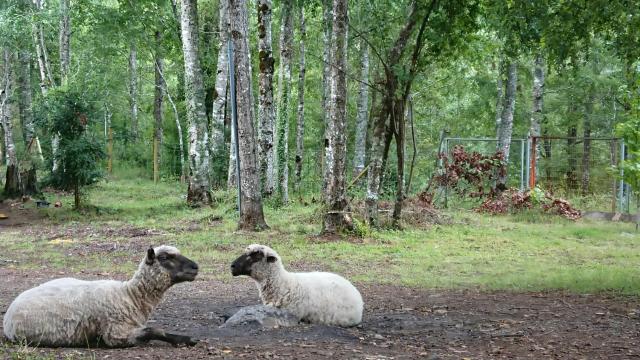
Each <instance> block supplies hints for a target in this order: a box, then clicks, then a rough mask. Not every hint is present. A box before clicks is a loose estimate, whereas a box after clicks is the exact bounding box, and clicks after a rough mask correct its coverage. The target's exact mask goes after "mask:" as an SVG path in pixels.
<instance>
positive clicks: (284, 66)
mask: <svg viewBox="0 0 640 360" xmlns="http://www.w3.org/2000/svg"><path fill="white" fill-rule="evenodd" d="M292 52H293V1H292V0H284V1H283V3H282V26H281V28H280V69H279V80H278V123H277V126H276V132H277V142H276V144H277V145H276V147H277V154H276V159H277V161H276V163H277V164H278V170H277V174H278V184H277V188H278V194H279V196H280V201H281V202H282V203H283V204H286V203H288V202H289V112H290V100H289V98H290V97H291V87H290V84H291V58H292Z"/></svg>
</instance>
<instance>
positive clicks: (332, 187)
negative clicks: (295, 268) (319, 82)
mask: <svg viewBox="0 0 640 360" xmlns="http://www.w3.org/2000/svg"><path fill="white" fill-rule="evenodd" d="M347 3H348V2H347V0H334V1H333V35H332V37H331V40H332V41H331V43H332V47H331V58H332V65H333V66H332V67H331V79H332V81H331V99H330V106H329V124H328V125H329V126H327V129H326V130H325V134H326V135H325V139H328V140H329V144H328V146H327V147H326V149H327V151H326V152H325V159H326V163H325V167H326V170H325V173H324V186H323V187H324V188H325V189H326V195H325V204H326V208H327V210H328V211H327V213H326V214H325V215H324V218H323V223H322V232H323V233H337V232H339V231H340V230H342V229H346V228H350V227H351V226H352V223H351V218H350V216H348V214H347V213H346V212H345V211H346V210H347V207H348V203H347V197H346V187H345V172H346V153H347V142H346V134H345V132H346V115H347V102H346V99H347V77H346V70H347V27H348V16H347Z"/></svg>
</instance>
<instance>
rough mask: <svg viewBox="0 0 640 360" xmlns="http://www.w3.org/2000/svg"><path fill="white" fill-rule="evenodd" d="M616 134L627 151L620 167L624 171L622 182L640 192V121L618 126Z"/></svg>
mask: <svg viewBox="0 0 640 360" xmlns="http://www.w3.org/2000/svg"><path fill="white" fill-rule="evenodd" d="M616 132H617V134H618V135H619V136H621V137H622V138H623V139H624V143H625V145H626V149H627V159H626V160H623V161H622V162H621V165H620V166H621V167H622V170H624V177H623V179H624V182H626V183H627V184H629V185H630V186H631V187H632V188H633V190H634V191H636V192H640V119H633V120H630V121H627V122H625V123H620V124H618V126H617V127H616Z"/></svg>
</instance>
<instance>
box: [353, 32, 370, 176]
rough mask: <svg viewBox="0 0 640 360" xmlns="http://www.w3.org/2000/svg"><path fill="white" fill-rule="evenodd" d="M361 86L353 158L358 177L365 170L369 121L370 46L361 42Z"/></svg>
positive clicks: (354, 174)
mask: <svg viewBox="0 0 640 360" xmlns="http://www.w3.org/2000/svg"><path fill="white" fill-rule="evenodd" d="M359 46H360V58H361V67H360V84H359V89H358V102H357V113H356V141H355V154H354V156H353V176H354V177H355V176H358V174H360V173H361V172H362V170H364V160H365V157H366V141H367V123H368V121H369V45H367V43H366V41H364V40H362V41H360V44H359Z"/></svg>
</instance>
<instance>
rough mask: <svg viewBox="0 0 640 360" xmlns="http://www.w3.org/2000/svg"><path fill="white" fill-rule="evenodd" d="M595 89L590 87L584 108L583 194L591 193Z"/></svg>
mask: <svg viewBox="0 0 640 360" xmlns="http://www.w3.org/2000/svg"><path fill="white" fill-rule="evenodd" d="M594 101H595V89H594V88H593V87H591V88H590V89H589V96H588V98H587V102H586V103H585V106H584V107H585V108H584V118H583V119H584V122H583V137H582V196H587V195H588V194H589V180H590V178H589V175H590V174H589V172H590V171H591V168H590V164H591V117H592V116H593V102H594Z"/></svg>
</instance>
